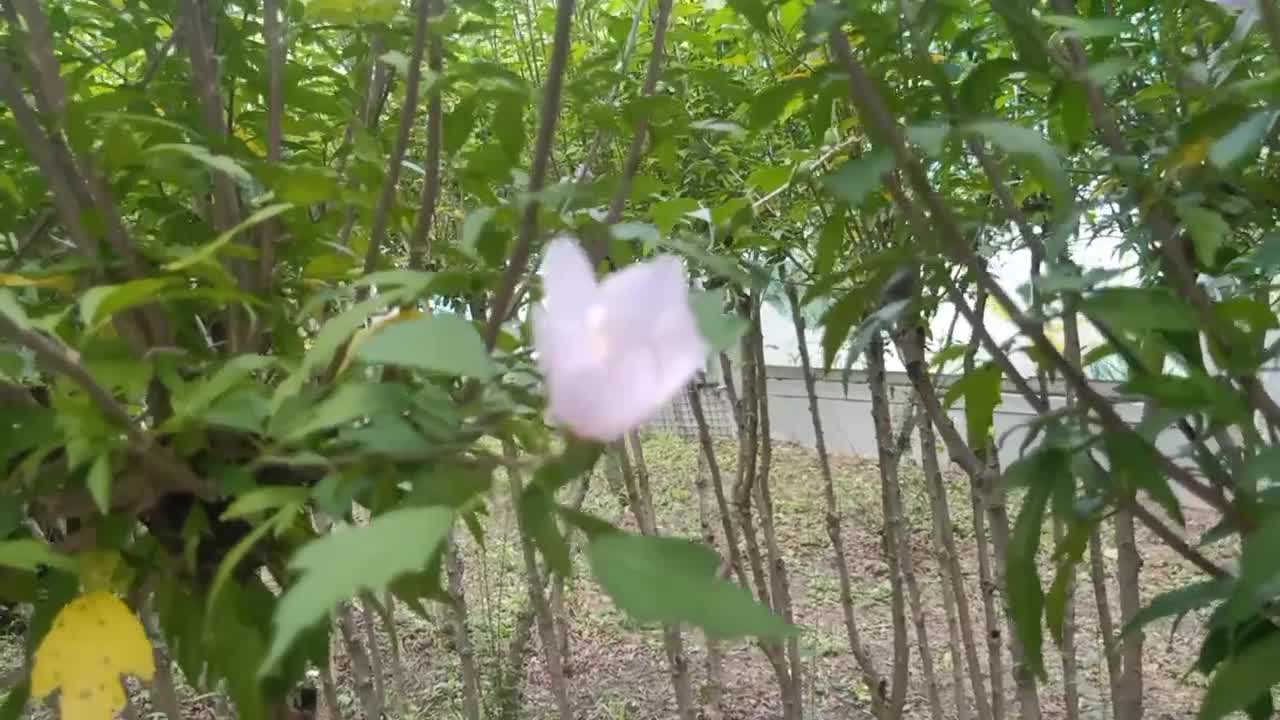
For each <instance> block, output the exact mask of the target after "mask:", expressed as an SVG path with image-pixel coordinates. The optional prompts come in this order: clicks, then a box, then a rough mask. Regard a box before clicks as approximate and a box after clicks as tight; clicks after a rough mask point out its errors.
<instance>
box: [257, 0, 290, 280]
mask: <svg viewBox="0 0 1280 720" xmlns="http://www.w3.org/2000/svg"><path fill="white" fill-rule="evenodd" d="M262 36H263V41H264V42H265V43H266V46H267V162H269V163H271V164H273V165H274V164H276V163H279V162H280V161H281V159H282V152H283V145H284V65H285V52H286V48H285V44H284V30H283V28H282V23H281V18H280V0H263V2H262ZM279 241H280V223H279V222H278V221H276V220H272V221H270V222H268V223H267V224H266V225H265V226H263V228H262V236H261V238H260V239H259V246H258V284H257V286H258V287H259V288H262V289H267V288H269V287H270V286H271V280H272V276H273V275H274V274H275V264H276V243H278V242H279Z"/></svg>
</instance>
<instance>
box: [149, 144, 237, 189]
mask: <svg viewBox="0 0 1280 720" xmlns="http://www.w3.org/2000/svg"><path fill="white" fill-rule="evenodd" d="M166 152H176V153H180V154H182V155H186V156H187V157H189V158H191V159H192V160H195V161H196V162H199V163H201V164H202V165H204V166H205V167H207V168H209V169H210V170H212V171H214V172H220V173H223V174H225V175H227V176H228V177H230V178H231V179H232V180H234V181H235V182H236V184H238V185H251V184H253V176H252V175H250V174H249V173H248V172H247V171H246V170H245V169H244V168H242V167H240V164H239V163H237V162H236V161H235V160H234V159H232V158H229V157H227V156H226V155H215V154H213V153H211V152H209V149H208V148H203V147H200V146H199V145H187V144H184V143H162V144H160V145H152V146H151V147H149V148H147V154H148V155H154V154H158V153H166Z"/></svg>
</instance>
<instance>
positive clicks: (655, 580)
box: [587, 533, 795, 638]
mask: <svg viewBox="0 0 1280 720" xmlns="http://www.w3.org/2000/svg"><path fill="white" fill-rule="evenodd" d="M587 557H588V559H589V560H590V562H591V571H592V573H594V574H595V576H596V579H597V580H599V582H600V585H601V587H603V588H604V590H605V592H606V593H608V594H609V597H611V598H613V601H614V602H615V603H617V605H618V607H619V608H620V609H621V610H623V611H624V612H626V613H627V614H628V615H631V616H632V617H634V618H635V619H636V620H639V621H640V622H660V623H665V624H671V625H675V624H678V623H690V624H693V625H697V626H698V627H700V628H702V629H703V630H704V631H706V632H707V633H708V634H710V635H713V636H716V637H723V638H731V637H741V636H758V637H778V636H783V635H789V634H792V633H794V632H795V628H793V627H791V626H790V625H788V624H787V623H786V622H785V621H784V620H783V619H782V618H780V617H778V616H777V615H775V614H773V613H772V612H770V611H769V610H768V609H767V608H765V607H763V606H761V605H759V604H758V603H756V602H755V600H753V599H752V598H751V596H750V595H749V594H747V592H746V591H745V590H743V589H742V588H740V587H738V586H736V585H734V584H733V583H730V582H728V581H725V580H720V579H718V578H717V577H716V571H717V569H718V568H719V566H720V558H719V556H718V555H717V554H716V553H715V551H713V550H711V549H710V548H708V547H706V546H705V545H702V544H700V543H693V542H689V541H687V540H679V539H676V538H663V537H640V536H635V535H624V534H620V533H610V534H604V535H597V536H596V537H595V538H593V539H592V540H591V543H590V544H589V545H588V546H587Z"/></svg>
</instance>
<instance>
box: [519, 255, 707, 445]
mask: <svg viewBox="0 0 1280 720" xmlns="http://www.w3.org/2000/svg"><path fill="white" fill-rule="evenodd" d="M542 281H543V288H544V290H545V296H546V299H545V301H544V303H543V305H542V306H541V307H539V308H537V309H535V310H534V315H533V344H534V349H535V350H536V351H537V353H538V366H539V368H540V369H541V370H542V374H543V376H544V377H545V378H546V382H547V396H548V405H547V414H548V415H549V416H550V419H551V421H552V422H554V423H558V424H561V425H564V426H566V427H567V428H568V429H569V430H570V431H572V432H573V433H574V434H575V435H577V436H579V437H583V438H588V439H592V440H598V441H601V442H613V441H615V440H618V439H620V438H621V437H622V436H623V435H625V434H626V433H627V431H629V430H631V429H633V428H635V427H637V426H639V425H640V424H642V423H644V422H645V421H647V420H649V419H650V418H652V417H653V415H654V414H655V413H657V412H658V410H660V409H661V408H662V407H663V406H664V405H665V404H666V403H667V402H669V401H670V400H671V399H672V398H673V397H675V395H676V394H677V393H679V392H680V390H681V389H682V388H684V386H685V384H686V383H688V382H689V380H691V379H692V378H693V376H694V375H695V374H696V373H697V372H698V371H699V370H701V369H702V368H703V365H704V363H705V362H706V357H707V352H708V348H707V344H706V342H705V341H704V340H703V339H702V335H701V333H700V332H699V331H698V324H697V321H696V319H695V318H694V316H693V311H692V310H691V309H690V307H689V289H688V283H687V281H686V280H685V275H684V268H683V267H682V266H681V264H680V261H679V260H678V259H676V258H675V257H672V256H662V257H658V258H655V259H653V260H650V261H648V262H643V263H637V264H635V265H631V266H630V267H627V268H625V269H623V270H621V271H619V272H616V273H613V274H612V275H609V276H608V277H606V278H604V280H603V281H601V282H599V283H597V282H596V278H595V273H594V272H593V271H592V268H591V263H590V261H589V260H588V259H587V256H586V254H585V253H584V252H583V251H582V248H581V247H579V246H578V243H576V242H574V241H573V240H571V239H567V238H558V239H556V240H554V241H552V242H551V244H550V245H549V246H548V248H547V252H546V256H545V257H544V258H543V261H542Z"/></svg>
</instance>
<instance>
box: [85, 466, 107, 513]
mask: <svg viewBox="0 0 1280 720" xmlns="http://www.w3.org/2000/svg"><path fill="white" fill-rule="evenodd" d="M85 485H86V486H87V487H88V488H89V495H90V496H91V497H93V504H94V505H95V506H97V508H98V512H100V513H102V514H103V515H107V514H108V513H110V512H111V456H110V455H108V454H106V453H103V454H102V455H99V456H98V457H97V459H95V460H94V461H93V465H92V466H90V467H89V476H88V477H87V478H85Z"/></svg>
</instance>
